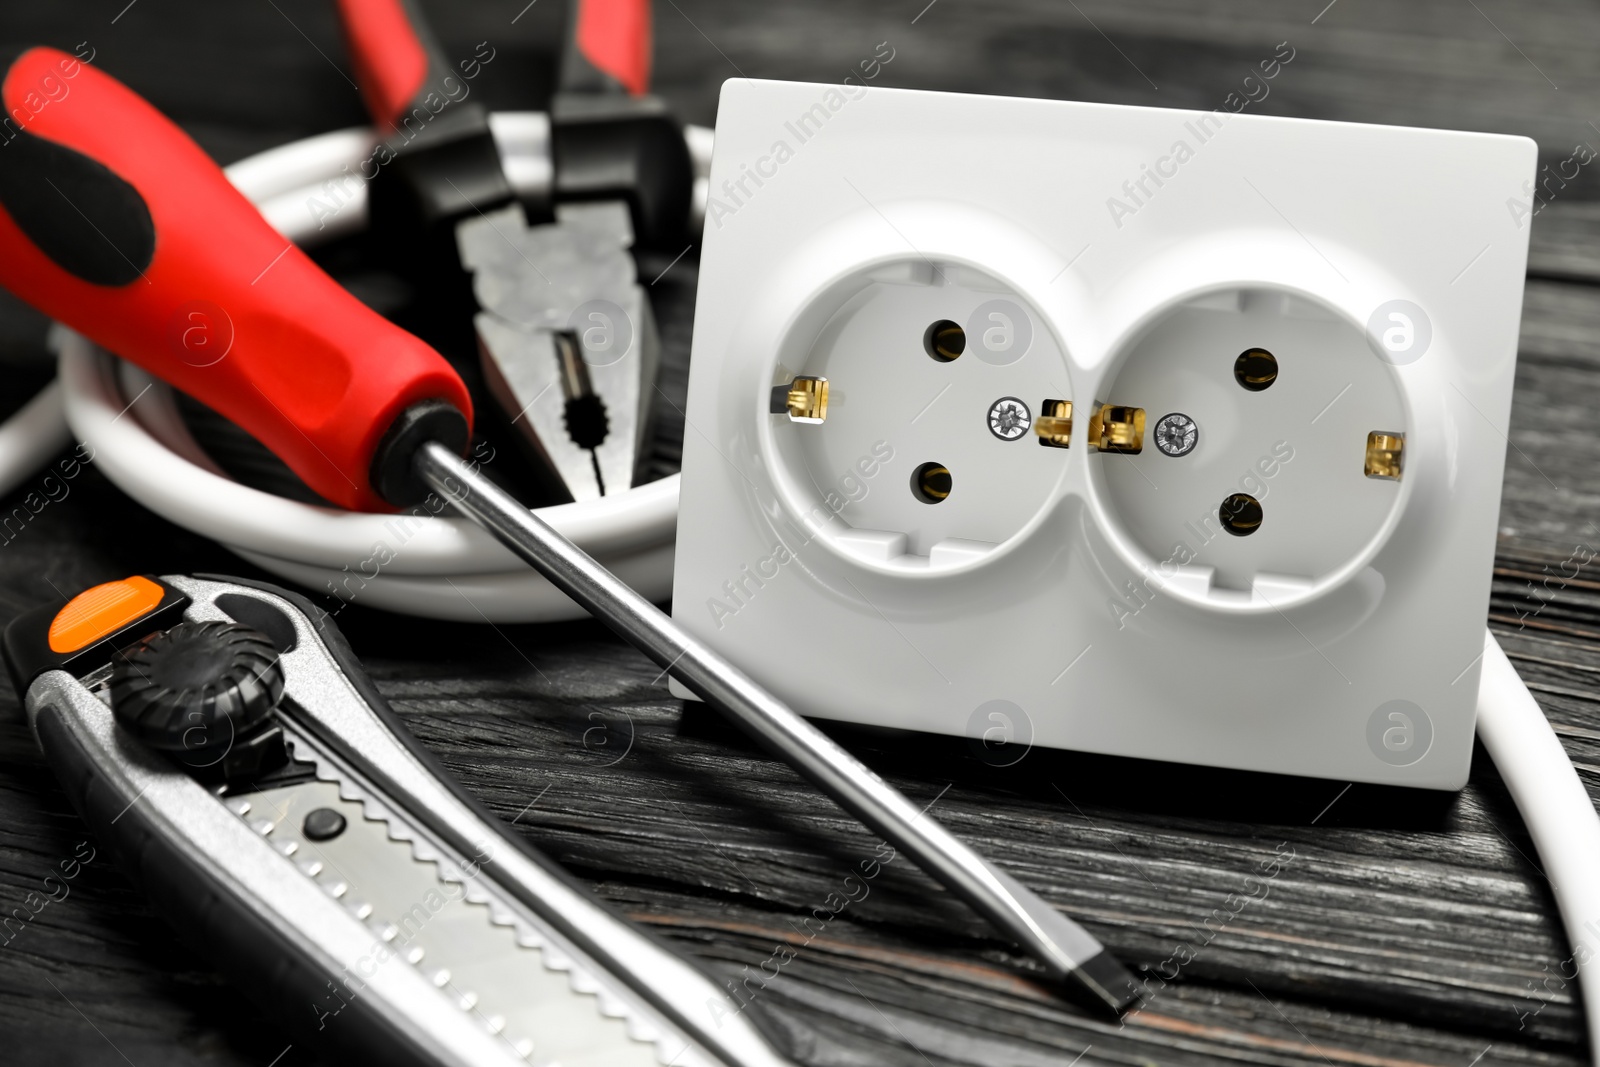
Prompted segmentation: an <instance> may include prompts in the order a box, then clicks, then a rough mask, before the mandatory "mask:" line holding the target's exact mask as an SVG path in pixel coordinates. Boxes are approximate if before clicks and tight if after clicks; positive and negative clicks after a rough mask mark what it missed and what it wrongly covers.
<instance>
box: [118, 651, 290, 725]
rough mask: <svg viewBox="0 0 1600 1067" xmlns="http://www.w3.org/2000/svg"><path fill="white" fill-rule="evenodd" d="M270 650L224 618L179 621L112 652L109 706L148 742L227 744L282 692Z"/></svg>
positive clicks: (274, 703)
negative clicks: (133, 644) (114, 658)
mask: <svg viewBox="0 0 1600 1067" xmlns="http://www.w3.org/2000/svg"><path fill="white" fill-rule="evenodd" d="M283 684H284V683H283V668H282V667H281V666H279V664H278V650H277V649H276V648H274V647H273V644H272V641H271V639H269V638H268V637H267V635H266V634H263V633H261V632H260V631H259V630H253V629H251V628H250V627H248V626H240V625H239V624H238V623H232V622H220V621H214V622H181V623H179V624H178V625H176V626H174V627H172V629H170V630H164V631H162V632H160V633H155V634H152V635H150V636H149V637H146V638H145V639H144V640H143V641H140V642H139V643H138V644H137V645H135V646H133V647H132V648H129V649H125V650H123V651H122V652H120V653H118V655H117V657H116V660H115V661H114V665H113V667H112V670H111V710H112V711H113V712H114V713H115V714H116V716H117V718H118V720H120V721H121V723H122V725H123V726H125V727H126V728H127V729H128V730H129V731H131V732H132V733H133V734H134V736H136V737H138V738H139V740H141V741H143V742H144V743H145V744H147V745H149V746H150V747H152V748H159V749H164V750H166V751H169V752H199V751H205V750H210V749H217V748H222V747H223V746H231V745H232V744H233V741H234V739H235V738H238V737H242V736H243V735H244V734H246V733H248V732H249V731H250V730H251V729H253V728H254V727H256V726H258V725H260V724H261V722H262V721H263V720H265V719H266V718H267V716H268V715H269V714H271V712H272V709H273V708H275V707H277V706H278V701H279V700H281V699H283Z"/></svg>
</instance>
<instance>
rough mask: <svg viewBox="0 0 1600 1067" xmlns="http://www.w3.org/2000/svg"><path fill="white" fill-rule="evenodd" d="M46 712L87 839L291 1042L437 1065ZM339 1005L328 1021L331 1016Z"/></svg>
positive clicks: (42, 726) (42, 724) (38, 724)
mask: <svg viewBox="0 0 1600 1067" xmlns="http://www.w3.org/2000/svg"><path fill="white" fill-rule="evenodd" d="M64 714H66V713H65V712H63V711H62V710H61V709H60V708H58V707H57V706H55V705H46V706H44V707H42V708H40V709H39V713H38V717H37V719H36V720H35V731H36V733H37V735H38V738H39V746H40V748H42V749H43V750H44V754H45V759H46V760H47V761H48V762H49V764H50V767H51V769H52V770H53V771H54V772H55V773H56V776H57V778H58V779H60V781H61V783H62V785H63V787H64V788H65V789H66V792H67V796H68V798H69V799H70V800H71V801H72V804H73V806H74V807H75V808H77V810H78V813H79V814H80V815H82V816H83V820H84V822H86V823H88V824H89V828H90V830H92V831H93V832H94V835H95V838H96V839H97V840H98V841H99V842H100V843H101V844H102V845H104V846H105V847H106V848H107V849H109V850H110V852H111V853H112V855H113V856H114V857H115V858H116V861H117V864H118V866H119V867H121V868H122V871H123V873H124V874H126V875H128V877H129V878H130V879H132V880H133V881H134V882H135V883H136V884H138V885H140V886H142V888H143V889H144V891H145V893H146V895H148V896H149V898H150V901H151V903H152V904H154V905H155V907H156V910H157V911H158V912H160V913H161V915H162V917H163V918H165V919H166V920H167V922H168V924H170V925H171V926H172V928H173V929H174V930H176V931H177V933H178V935H179V937H180V938H181V939H182V940H183V941H184V942H185V943H187V944H188V945H189V946H190V947H191V948H193V949H195V950H196V951H198V952H200V953H201V954H202V955H204V956H206V957H207V958H209V959H210V961H211V962H212V964H213V965H214V966H216V968H217V969H218V970H220V971H221V972H222V973H223V974H224V975H225V976H226V977H227V978H228V980H229V981H231V982H232V983H233V984H234V985H236V986H237V987H238V988H240V989H242V990H244V991H245V993H246V994H247V995H249V996H250V998H251V999H252V1000H254V1001H255V1002H256V1003H257V1004H259V1005H260V1006H261V1007H262V1008H263V1009H264V1010H266V1011H268V1012H270V1013H272V1014H273V1015H274V1016H275V1017H276V1018H277V1019H278V1020H279V1021H281V1022H283V1023H284V1024H285V1026H287V1027H288V1029H289V1030H290V1032H291V1034H292V1035H293V1037H294V1040H295V1041H296V1042H305V1043H307V1044H317V1045H322V1046H325V1047H331V1048H332V1049H334V1050H336V1051H337V1052H338V1054H339V1055H340V1056H342V1057H346V1058H349V1059H350V1060H352V1061H353V1062H357V1063H371V1064H375V1065H376V1064H382V1065H385V1067H387V1065H390V1064H398V1065H402V1067H440V1061H438V1060H436V1059H434V1058H432V1057H431V1056H428V1055H427V1054H426V1052H425V1051H424V1050H423V1049H422V1048H420V1047H418V1046H417V1045H414V1044H412V1043H411V1042H410V1041H408V1040H407V1039H406V1038H405V1037H404V1035H402V1034H401V1033H399V1032H398V1031H396V1030H395V1029H394V1028H393V1027H392V1026H390V1024H389V1023H388V1022H387V1021H386V1020H385V1019H384V1018H383V1017H382V1016H381V1015H380V1014H379V1013H378V1012H377V1011H375V1010H374V1006H373V1003H372V1001H371V1000H369V999H364V998H362V997H361V996H359V995H356V996H352V997H347V998H341V997H336V996H335V995H334V993H333V989H335V988H337V983H336V982H335V976H333V975H331V974H329V973H328V972H327V971H325V970H324V969H323V968H322V967H321V966H320V965H319V964H318V963H317V962H316V961H315V960H314V959H313V958H312V957H311V956H310V955H309V954H308V953H306V952H304V951H303V950H302V949H301V946H300V944H299V943H298V942H297V941H294V940H292V939H290V938H289V937H287V936H286V935H285V934H284V932H283V931H280V930H279V929H277V928H276V927H274V926H273V925H272V924H271V923H270V922H269V921H267V920H266V919H264V918H263V917H262V916H260V915H258V914H257V913H256V912H254V911H253V910H251V909H250V907H249V906H248V905H247V904H246V903H245V898H244V897H242V896H240V895H238V894H237V893H236V892H235V891H234V890H233V889H232V888H231V887H229V886H226V885H224V884H222V883H221V882H220V881H219V880H218V879H216V878H215V876H214V875H213V874H212V872H211V871H210V870H209V869H207V868H205V867H204V866H202V865H201V864H199V863H198V862H196V860H195V859H194V858H193V857H192V856H190V855H188V854H186V853H185V852H184V851H183V850H182V849H180V848H177V847H175V846H174V845H173V844H172V843H171V841H169V840H168V839H167V837H166V836H165V835H164V834H163V832H162V831H161V830H160V829H159V828H158V827H157V826H156V825H155V824H154V823H153V821H152V820H151V819H150V817H149V815H148V813H147V811H146V809H144V808H142V807H141V806H140V805H139V803H138V797H137V796H129V795H127V794H126V793H124V792H123V791H121V790H119V789H117V788H116V787H115V786H113V785H112V784H111V783H109V782H108V781H106V780H105V779H104V778H102V777H100V775H99V774H97V773H96V770H95V765H94V762H93V760H92V759H91V758H90V756H89V754H88V753H87V752H86V751H84V749H83V747H82V746H81V745H80V744H79V742H78V739H77V738H76V736H74V734H73V733H72V731H71V730H70V729H69V728H68V727H67V725H66V723H65V722H64V721H63V715H64ZM335 1007H337V1008H339V1010H338V1014H337V1015H332V1014H330V1012H331V1010H332V1009H333V1008H335Z"/></svg>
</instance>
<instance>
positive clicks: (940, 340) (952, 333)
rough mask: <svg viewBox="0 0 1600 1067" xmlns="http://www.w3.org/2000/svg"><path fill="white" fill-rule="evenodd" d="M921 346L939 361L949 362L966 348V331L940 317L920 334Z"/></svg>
mask: <svg viewBox="0 0 1600 1067" xmlns="http://www.w3.org/2000/svg"><path fill="white" fill-rule="evenodd" d="M922 347H923V348H924V349H926V350H927V353H928V355H930V356H932V357H933V358H934V359H936V360H938V361H939V362H940V363H950V362H952V361H953V360H955V359H956V358H957V357H959V356H960V355H961V353H963V352H965V351H966V350H967V331H966V330H963V329H962V328H961V326H960V325H959V324H957V323H954V322H951V321H950V320H949V319H940V320H939V321H938V322H936V323H934V324H933V325H932V326H929V327H928V330H927V332H926V333H924V334H923V335H922Z"/></svg>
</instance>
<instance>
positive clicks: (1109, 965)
mask: <svg viewBox="0 0 1600 1067" xmlns="http://www.w3.org/2000/svg"><path fill="white" fill-rule="evenodd" d="M1067 977H1068V980H1069V981H1070V982H1071V983H1072V984H1074V985H1076V986H1077V987H1078V988H1079V989H1080V990H1082V991H1083V992H1085V993H1087V994H1088V995H1089V997H1090V998H1091V999H1092V1000H1093V1001H1094V1002H1095V1003H1096V1004H1098V1005H1100V1006H1102V1007H1104V1008H1106V1009H1108V1010H1109V1011H1111V1013H1112V1014H1114V1015H1118V1016H1120V1015H1122V1014H1123V1013H1124V1012H1126V1011H1127V1010H1128V1009H1129V1008H1131V1007H1133V1006H1134V1005H1135V1004H1137V1003H1138V1002H1139V999H1140V998H1141V997H1142V996H1143V995H1144V988H1143V986H1142V985H1140V983H1139V980H1138V979H1137V978H1135V977H1134V975H1133V972H1132V971H1130V970H1128V969H1127V968H1126V967H1124V966H1123V965H1122V964H1121V963H1120V962H1118V960H1117V958H1116V957H1115V956H1113V955H1111V953H1110V952H1098V953H1096V954H1095V955H1093V956H1090V957H1089V958H1088V959H1086V960H1084V961H1083V962H1082V963H1080V964H1079V965H1078V966H1077V967H1075V968H1074V969H1073V970H1072V971H1070V972H1069V973H1068V976H1067Z"/></svg>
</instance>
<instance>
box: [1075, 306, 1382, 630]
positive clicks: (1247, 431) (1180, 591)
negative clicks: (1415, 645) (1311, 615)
mask: <svg viewBox="0 0 1600 1067" xmlns="http://www.w3.org/2000/svg"><path fill="white" fill-rule="evenodd" d="M1112 368H1113V369H1112V370H1111V371H1110V373H1109V375H1108V378H1107V379H1106V383H1105V384H1104V385H1102V387H1101V390H1100V393H1101V397H1102V399H1103V400H1104V401H1105V402H1107V403H1108V404H1111V405H1117V406H1121V407H1130V408H1132V407H1136V408H1141V409H1143V410H1144V411H1145V412H1146V413H1147V418H1148V427H1149V429H1150V433H1149V434H1147V435H1146V437H1147V439H1146V440H1145V442H1144V444H1143V447H1142V448H1141V449H1140V450H1139V451H1138V452H1137V453H1127V452H1123V453H1118V452H1111V451H1101V452H1099V453H1098V454H1096V455H1093V456H1091V457H1090V464H1089V466H1090V472H1089V484H1090V486H1091V493H1092V495H1093V497H1094V498H1095V503H1096V506H1097V508H1098V510H1099V511H1100V512H1101V515H1102V520H1103V521H1104V522H1105V524H1106V525H1107V526H1108V527H1109V528H1110V529H1111V530H1112V531H1113V533H1115V534H1120V536H1114V537H1113V538H1112V540H1113V543H1114V544H1117V545H1118V547H1119V548H1120V549H1121V550H1122V551H1124V553H1126V554H1129V555H1130V556H1131V559H1130V562H1132V563H1133V564H1134V565H1135V566H1136V567H1138V568H1139V569H1140V570H1141V571H1143V572H1145V573H1146V574H1151V575H1152V576H1153V578H1154V581H1155V582H1156V583H1159V584H1160V585H1161V586H1162V587H1163V588H1165V589H1166V591H1168V592H1170V593H1172V594H1173V595H1175V596H1178V597H1181V598H1183V599H1186V600H1189V601H1191V602H1193V603H1197V604H1201V605H1204V606H1207V607H1212V608H1218V609H1222V610H1228V611H1241V610H1242V611H1247V612H1261V611H1271V610H1273V609H1275V608H1284V607H1288V606H1290V605H1291V604H1298V603H1303V602H1304V601H1306V600H1308V599H1311V598H1313V597H1315V596H1318V595H1320V594H1322V593H1323V592H1326V591H1327V590H1329V589H1331V588H1332V587H1333V586H1335V585H1338V584H1340V583H1342V582H1343V581H1344V580H1345V579H1346V578H1348V577H1350V576H1351V575H1353V574H1354V573H1356V572H1357V571H1358V570H1359V569H1360V567H1361V566H1363V565H1364V564H1365V563H1366V561H1368V560H1370V559H1371V558H1372V556H1373V555H1374V554H1375V553H1376V552H1377V550H1378V549H1379V548H1380V547H1381V544H1382V542H1383V540H1384V539H1385V537H1386V536H1387V533H1388V531H1389V530H1390V529H1392V528H1393V525H1394V522H1395V521H1396V519H1397V518H1398V514H1397V513H1398V511H1399V509H1400V508H1401V507H1402V506H1403V502H1404V499H1405V493H1404V488H1405V482H1404V479H1403V477H1400V476H1399V475H1402V474H1403V469H1404V448H1405V435H1406V433H1407V430H1408V427H1409V425H1410V419H1409V417H1408V416H1409V411H1408V407H1407V403H1406V398H1405V395H1404V392H1403V390H1402V389H1401V387H1400V383H1399V381H1398V378H1397V375H1396V372H1395V370H1394V368H1392V367H1391V366H1389V365H1388V364H1386V363H1385V362H1384V361H1382V360H1380V359H1378V358H1377V357H1376V356H1374V355H1373V352H1372V349H1371V348H1370V347H1369V346H1368V344H1367V342H1366V339H1365V335H1364V334H1363V332H1362V330H1361V328H1360V326H1359V325H1357V324H1355V323H1353V322H1351V321H1350V320H1349V319H1348V317H1347V316H1345V315H1343V314H1341V313H1340V312H1338V311H1337V310H1335V309H1334V308H1333V307H1332V306H1330V305H1328V304H1325V303H1323V302H1322V301H1320V300H1317V299H1315V298H1314V297H1311V296H1308V295H1305V294H1300V293H1291V292H1286V291H1283V290H1279V289H1274V288H1267V287H1251V288H1229V289H1225V290H1221V291H1217V292H1213V293H1210V294H1207V295H1204V296H1200V297H1191V298H1188V299H1186V300H1184V301H1183V302H1182V303H1180V304H1178V305H1177V306H1174V307H1170V308H1167V309H1166V310H1164V311H1162V312H1160V313H1158V314H1157V315H1155V316H1154V317H1153V318H1152V319H1149V320H1147V321H1146V324H1145V325H1144V326H1143V327H1142V328H1141V329H1139V330H1138V331H1137V333H1136V334H1135V335H1134V336H1133V337H1132V338H1131V339H1130V340H1129V341H1128V342H1127V343H1125V344H1124V345H1123V346H1121V349H1120V351H1119V352H1118V353H1117V355H1116V356H1115V357H1114V358H1113V362H1112ZM1173 413H1177V414H1180V415H1182V416H1186V417H1187V419H1189V420H1192V422H1193V424H1194V426H1195V428H1196V429H1197V430H1198V433H1197V435H1196V437H1197V439H1196V442H1195V444H1194V446H1193V448H1192V449H1191V450H1190V451H1187V452H1184V453H1182V454H1179V455H1171V454H1168V453H1169V451H1177V450H1176V449H1169V450H1163V449H1162V448H1159V447H1157V446H1156V442H1155V441H1154V439H1153V433H1154V431H1155V429H1156V427H1157V426H1158V424H1160V422H1161V421H1162V420H1163V419H1165V417H1166V416H1167V415H1169V414H1173ZM1084 414H1085V415H1088V414H1089V412H1087V411H1085V413H1084ZM1169 425H1176V426H1182V425H1184V423H1183V421H1182V420H1181V419H1179V420H1172V422H1171V423H1169Z"/></svg>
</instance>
